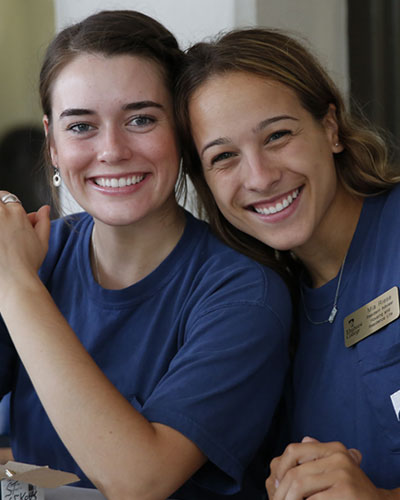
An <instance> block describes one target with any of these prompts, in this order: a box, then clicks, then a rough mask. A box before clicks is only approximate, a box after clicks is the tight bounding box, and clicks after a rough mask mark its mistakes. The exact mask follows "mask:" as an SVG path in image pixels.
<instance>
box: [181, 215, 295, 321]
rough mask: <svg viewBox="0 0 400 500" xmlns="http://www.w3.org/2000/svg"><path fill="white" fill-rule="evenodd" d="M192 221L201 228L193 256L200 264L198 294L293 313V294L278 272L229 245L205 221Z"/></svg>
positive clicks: (229, 302)
mask: <svg viewBox="0 0 400 500" xmlns="http://www.w3.org/2000/svg"><path fill="white" fill-rule="evenodd" d="M189 225H191V226H193V227H197V229H196V231H198V230H199V228H200V231H201V238H198V239H197V245H196V251H195V252H193V253H192V255H191V257H190V258H191V259H192V260H195V259H196V260H197V265H198V269H197V272H196V275H195V281H194V283H193V285H194V287H195V289H196V296H197V297H198V296H199V295H202V296H203V298H204V299H205V300H206V301H207V302H209V303H215V302H218V303H219V304H220V303H224V304H230V305H232V306H234V305H235V304H236V305H239V304H240V305H243V306H246V305H247V306H249V305H254V306H259V307H261V308H264V309H265V308H268V309H272V310H275V311H277V312H279V314H280V315H281V314H288V315H289V316H290V312H291V300H290V294H289V291H288V288H287V286H286V284H285V283H284V281H283V279H282V278H281V277H280V276H279V275H278V273H276V272H275V271H274V270H273V269H271V268H269V267H267V266H263V265H261V264H259V263H258V262H256V261H254V260H252V259H250V258H249V257H247V256H245V255H243V254H241V253H239V252H237V251H236V250H233V249H232V248H230V247H228V246H227V245H225V244H224V243H223V242H221V241H220V240H219V239H218V238H217V237H216V236H215V235H214V234H213V233H212V232H211V230H210V229H209V226H208V225H207V224H205V223H204V222H202V221H198V220H197V219H194V218H193V217H192V218H191V219H189V220H188V226H189ZM199 261H200V262H199ZM206 298H207V299H206ZM217 299H218V300H217ZM200 302H201V303H202V304H204V302H203V301H200Z"/></svg>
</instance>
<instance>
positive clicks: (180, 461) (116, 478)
mask: <svg viewBox="0 0 400 500" xmlns="http://www.w3.org/2000/svg"><path fill="white" fill-rule="evenodd" d="M0 227H1V228H2V238H1V240H0V255H1V256H2V258H1V259H0V261H1V263H0V312H1V314H2V316H3V318H4V321H5V323H6V325H7V327H8V330H9V332H10V335H11V338H12V340H13V342H14V344H15V346H16V349H17V351H18V353H19V356H20V358H21V360H22V362H23V363H24V365H25V368H26V369H27V371H28V373H29V376H30V378H31V380H32V382H33V384H34V386H35V389H36V391H37V393H38V395H39V397H40V399H41V401H42V404H43V405H44V407H45V409H46V411H47V413H48V415H49V417H50V419H51V421H52V423H53V425H54V426H55V428H56V430H57V432H58V433H59V435H60V437H61V439H62V440H63V442H64V444H65V445H66V446H67V448H68V449H69V451H70V453H71V454H72V455H73V456H74V458H75V459H76V461H77V462H78V463H79V465H80V466H81V467H82V469H83V470H84V471H85V473H86V474H87V475H88V477H89V478H90V479H91V480H92V481H93V482H94V483H95V484H96V486H97V487H98V488H99V489H100V490H101V491H102V492H103V493H104V494H105V495H106V496H107V497H108V498H110V499H113V498H119V499H122V498H129V499H134V498H141V499H147V498H150V499H153V498H154V499H161V498H166V497H167V496H168V495H169V494H171V493H172V492H173V491H175V490H176V489H177V488H178V487H179V486H180V485H181V484H182V483H184V482H185V481H186V480H187V479H188V478H189V477H190V476H191V475H192V474H193V473H194V472H195V471H196V470H197V469H198V468H199V467H201V465H202V464H203V463H204V462H205V461H206V458H205V456H204V455H203V454H202V452H201V451H200V450H199V449H198V448H197V447H196V446H195V445H194V444H193V443H192V442H191V441H190V440H189V439H187V438H186V437H184V436H183V435H182V434H180V433H179V432H177V431H175V430H174V429H172V428H170V427H167V426H165V425H161V424H156V423H150V422H149V421H148V420H146V419H145V418H144V417H143V416H142V415H141V414H140V413H139V412H137V411H136V410H135V409H134V408H133V407H132V406H131V405H130V404H129V403H128V402H127V401H126V400H125V398H124V397H123V396H122V395H121V394H120V393H119V392H118V391H117V390H116V389H115V387H114V386H113V385H112V384H111V383H110V382H109V381H108V379H107V378H106V377H105V376H104V374H103V373H102V372H101V371H100V369H99V368H98V367H97V365H96V364H95V363H94V361H93V359H92V358H91V357H90V356H89V355H88V353H87V352H86V350H85V349H84V348H83V346H82V345H81V344H80V342H79V340H78V339H77V337H76V336H75V334H74V332H73V331H72V330H71V328H70V327H69V325H68V324H67V322H66V321H65V319H64V318H63V316H62V314H61V313H60V311H59V310H58V309H57V307H56V306H55V304H54V302H53V300H52V298H51V296H50V295H49V294H48V292H47V290H46V288H45V287H44V286H43V284H42V283H41V281H40V279H39V278H38V276H37V270H38V268H39V266H40V264H41V262H42V260H43V258H44V255H45V253H46V250H47V241H48V235H49V219H48V210H47V209H42V210H41V211H39V213H38V214H37V216H31V219H30V220H29V219H28V217H27V216H26V214H25V212H24V211H23V209H22V207H21V206H20V205H18V204H15V203H10V204H8V205H2V204H0Z"/></svg>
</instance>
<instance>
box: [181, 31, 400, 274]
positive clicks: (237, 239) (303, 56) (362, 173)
mask: <svg viewBox="0 0 400 500" xmlns="http://www.w3.org/2000/svg"><path fill="white" fill-rule="evenodd" d="M230 72H247V73H251V74H254V75H257V76H260V77H263V78H267V79H270V80H274V81H277V82H280V83H282V84H284V85H286V86H287V87H289V88H290V89H292V90H293V91H294V92H295V93H296V95H297V97H298V98H299V100H300V102H301V104H302V106H303V107H304V108H305V109H306V110H307V111H308V112H309V113H310V114H311V115H312V116H313V117H314V118H315V119H316V120H322V119H323V117H324V116H325V115H326V113H327V111H328V107H329V105H330V104H331V103H332V104H334V105H335V107H336V113H337V121H338V129H339V141H340V143H341V144H342V145H343V147H344V150H343V152H342V153H339V154H336V155H334V156H335V163H336V169H337V173H338V176H339V178H340V180H341V182H342V183H343V185H344V186H345V187H346V189H348V190H349V192H351V193H353V194H356V195H361V196H368V195H373V194H377V193H380V192H382V191H384V190H386V189H389V188H390V187H392V186H393V185H394V184H395V183H397V182H399V181H400V177H399V175H398V174H397V173H395V172H394V171H393V170H392V169H391V168H390V166H389V162H388V152H387V148H386V144H385V141H384V140H383V139H382V138H381V137H380V135H379V134H378V133H376V132H375V131H373V130H372V129H371V128H370V127H369V126H368V125H367V124H366V123H364V122H363V121H360V119H359V118H355V117H354V116H352V115H351V114H350V113H349V112H348V111H347V110H346V106H345V102H344V99H343V98H342V96H341V94H340V92H339V90H338V88H337V86H336V85H335V84H334V82H333V81H332V79H331V78H330V77H329V76H328V74H327V72H326V71H325V70H324V69H323V68H322V66H321V65H320V63H319V62H318V61H317V59H316V58H315V57H314V56H313V55H312V54H311V52H310V51H309V50H308V49H307V48H306V47H305V45H303V44H302V43H300V42H299V41H297V40H296V39H295V38H294V37H293V36H290V35H289V34H287V33H285V32H282V31H280V30H275V29H263V28H252V29H242V30H234V31H231V32H229V33H227V34H225V35H223V36H221V37H219V38H217V39H216V40H215V41H213V42H209V43H198V44H196V45H194V46H193V47H192V48H191V49H190V50H189V51H188V52H187V57H186V63H185V67H184V70H183V71H182V74H181V77H180V80H179V82H178V87H177V90H176V96H175V102H176V112H177V117H178V124H179V129H180V134H181V137H183V144H184V145H185V147H186V150H185V162H184V165H185V168H186V172H187V174H188V175H189V177H190V179H191V180H192V182H193V184H194V186H195V188H196V190H197V193H198V197H199V204H200V209H201V210H203V211H204V212H205V214H206V217H207V218H208V220H209V222H210V224H211V226H212V228H213V230H214V231H215V232H216V233H217V234H218V235H219V236H220V238H222V239H223V240H224V241H225V242H226V243H228V244H229V245H230V246H232V247H234V248H236V249H237V250H239V251H241V252H243V253H245V254H247V255H249V256H251V257H252V258H254V259H256V260H258V261H259V262H262V263H264V264H267V265H272V266H276V265H277V264H276V260H277V259H276V258H277V256H278V257H279V259H278V266H283V268H286V266H287V265H288V262H289V261H291V259H289V260H287V259H286V257H288V253H287V252H286V253H285V252H279V253H278V252H275V251H274V250H273V249H272V248H269V247H268V246H266V245H265V244H262V243H261V242H259V241H257V240H255V239H254V238H252V237H250V236H249V235H247V234H245V233H243V232H242V231H239V230H238V229H236V228H234V227H233V226H232V225H231V224H230V223H229V222H228V221H227V220H226V219H225V217H224V216H223V215H222V213H221V212H220V210H219V209H218V207H217V204H216V202H215V200H214V198H213V196H212V193H211V191H210V189H209V188H208V186H207V183H206V181H205V178H204V175H203V169H202V165H201V162H200V159H199V156H198V155H197V152H196V148H195V146H194V143H193V140H192V138H191V133H190V130H191V123H190V116H189V112H188V106H189V102H190V99H191V97H192V95H193V94H194V92H195V91H196V90H197V89H199V88H200V87H201V85H202V84H204V83H205V82H206V81H207V80H209V79H211V78H212V77H214V76H216V75H221V74H226V73H230ZM285 256H286V257H285ZM279 269H282V267H278V270H279Z"/></svg>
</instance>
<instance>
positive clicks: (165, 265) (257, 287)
mask: <svg viewBox="0 0 400 500" xmlns="http://www.w3.org/2000/svg"><path fill="white" fill-rule="evenodd" d="M186 220H187V222H186V228H185V231H184V234H183V236H182V238H181V240H180V241H179V242H178V244H177V246H176V247H175V249H174V250H173V251H172V252H171V254H170V255H169V256H168V257H167V258H166V259H165V260H164V261H163V262H162V263H161V264H160V265H159V267H158V268H156V269H155V270H154V271H153V272H152V273H151V274H150V275H148V276H147V277H145V278H144V279H143V280H141V281H139V282H138V283H135V284H134V285H132V286H130V287H128V288H125V289H122V290H106V289H103V288H102V287H101V286H99V285H98V284H97V283H96V281H95V280H94V278H93V274H92V270H91V266H90V260H89V246H90V236H91V232H92V227H93V220H92V218H91V217H90V216H89V215H87V214H85V213H82V214H77V215H76V216H73V217H70V218H69V220H68V223H66V222H65V221H63V220H58V221H55V222H54V223H53V224H52V230H51V240H50V245H49V252H48V255H47V257H46V260H45V262H44V264H43V266H42V268H41V270H40V276H41V279H42V280H43V282H44V283H45V285H46V286H47V288H48V289H49V291H50V293H51V295H52V297H53V299H54V301H55V302H56V304H57V305H58V307H59V308H60V310H61V312H62V313H63V315H64V316H65V318H66V319H67V320H68V322H69V324H70V325H71V327H72V329H73V330H74V331H75V332H76V335H77V336H78V337H79V339H80V340H81V342H82V344H83V345H84V346H85V348H86V349H87V350H88V352H89V353H90V354H91V356H92V357H93V359H94V360H95V361H96V363H97V364H98V365H99V367H100V368H101V369H102V370H103V372H104V373H105V374H106V375H107V377H108V378H109V379H110V380H111V382H112V383H113V384H114V385H115V387H116V388H117V389H118V390H119V391H120V392H121V393H122V394H123V395H124V396H125V397H126V398H127V400H128V401H130V403H131V404H132V405H133V406H134V407H135V408H136V409H137V410H138V411H140V412H141V413H142V414H143V415H144V416H145V417H146V418H147V419H148V420H149V421H151V422H159V423H163V424H165V425H168V426H170V427H173V428H174V429H176V430H178V431H179V432H181V433H182V434H184V435H185V436H187V437H188V438H189V439H191V440H192V441H193V442H195V443H196V444H197V445H198V446H199V448H200V449H201V450H202V451H203V452H204V453H205V455H206V456H207V457H208V458H209V462H208V463H207V464H206V465H205V466H204V467H203V468H202V469H201V470H200V471H199V472H198V473H197V474H195V476H194V477H193V478H192V479H191V480H190V481H188V482H187V483H186V484H185V485H184V486H183V487H182V488H181V489H180V491H179V492H178V493H176V494H175V495H174V496H175V498H183V499H190V500H194V499H197V498H199V499H201V498H208V499H210V498H219V496H218V494H234V493H237V492H238V491H239V490H240V488H241V484H242V481H243V484H244V486H243V489H242V492H241V494H239V495H238V496H237V498H243V499H245V498H246V499H248V498H259V497H261V495H262V490H263V488H262V487H260V488H259V490H258V491H257V488H256V486H255V483H254V481H253V476H252V474H253V473H252V471H249V473H248V474H245V471H246V469H247V467H248V464H249V463H250V462H251V460H252V459H253V457H254V455H255V453H256V450H257V448H258V447H259V446H260V444H261V442H262V440H263V438H264V436H265V435H266V433H267V431H268V428H269V425H270V422H271V420H272V417H273V414H274V411H275V408H276V406H277V403H278V400H279V398H280V395H281V391H282V385H283V381H284V377H285V373H286V370H287V366H288V337H289V329H290V323H291V305H290V299H289V295H288V291H287V289H286V286H285V285H284V284H283V282H282V280H281V279H280V278H279V277H278V276H277V275H276V274H275V273H274V272H273V271H271V270H270V269H267V268H265V267H263V266H261V265H259V264H257V263H255V262H253V261H251V260H250V259H248V258H247V257H245V256H243V255H240V254H238V253H236V252H235V251H233V250H232V249H229V248H228V247H226V246H225V245H223V244H222V243H221V242H219V241H218V240H217V239H216V238H215V237H214V236H212V235H211V233H210V231H209V229H208V226H207V225H206V224H205V223H203V222H200V221H198V220H196V219H195V218H193V217H192V216H191V215H190V214H186ZM0 342H1V345H0V394H5V393H6V392H8V391H9V390H10V389H13V398H12V419H11V432H12V446H13V452H14V456H15V458H16V459H17V460H20V461H24V462H30V463H35V464H38V465H49V466H51V467H54V468H56V469H62V470H66V471H72V472H75V473H76V474H78V476H79V477H81V478H82V481H81V482H80V483H79V486H91V484H90V482H89V481H88V479H87V478H86V477H85V476H84V474H83V472H82V471H81V470H80V468H79V467H78V466H77V464H76V463H75V461H74V460H73V458H72V457H71V456H70V454H69V453H68V451H67V450H66V448H65V447H64V445H63V443H62V442H61V441H60V439H59V438H58V436H57V434H56V432H55V430H54V428H53V427H52V425H51V423H50V421H49V420H48V418H47V416H46V414H45V411H44V409H43V407H42V405H41V404H40V401H39V400H38V397H37V395H36V393H35V391H34V389H33V387H32V385H31V383H30V381H29V379H28V376H27V374H26V372H25V370H24V368H23V367H22V366H21V365H20V364H19V363H18V360H17V358H16V355H15V352H14V349H13V346H12V344H11V342H10V339H9V337H8V334H7V332H6V331H5V329H4V328H3V329H2V330H0ZM60 390H62V387H60ZM106 404H107V402H106V401H105V405H106ZM93 453H95V450H93ZM263 479H264V478H260V481H261V483H260V484H262V483H263ZM211 492H214V493H215V494H216V496H215V497H213V496H212V493H211Z"/></svg>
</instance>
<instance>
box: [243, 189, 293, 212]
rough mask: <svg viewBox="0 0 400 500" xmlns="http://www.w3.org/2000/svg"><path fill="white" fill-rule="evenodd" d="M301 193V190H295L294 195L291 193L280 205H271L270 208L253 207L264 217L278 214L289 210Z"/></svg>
mask: <svg viewBox="0 0 400 500" xmlns="http://www.w3.org/2000/svg"><path fill="white" fill-rule="evenodd" d="M299 193H300V189H299V188H297V189H295V190H294V191H293V192H292V193H290V194H289V195H288V196H286V197H285V198H283V199H282V200H280V201H279V202H278V203H276V204H275V205H271V206H269V207H268V208H266V207H263V208H262V207H253V209H254V211H255V212H257V213H258V214H262V215H270V214H276V213H277V212H282V210H284V209H285V208H287V207H288V206H289V205H291V204H292V203H293V202H294V200H295V199H296V198H297V197H298V195H299Z"/></svg>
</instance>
